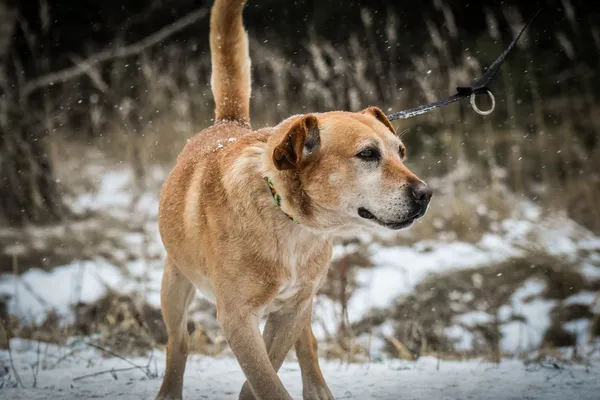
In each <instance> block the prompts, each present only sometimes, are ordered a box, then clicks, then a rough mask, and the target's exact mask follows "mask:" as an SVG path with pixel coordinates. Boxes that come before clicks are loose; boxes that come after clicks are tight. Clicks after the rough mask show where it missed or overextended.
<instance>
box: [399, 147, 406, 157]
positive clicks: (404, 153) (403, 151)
mask: <svg viewBox="0 0 600 400" xmlns="http://www.w3.org/2000/svg"><path fill="white" fill-rule="evenodd" d="M399 153H400V158H401V159H403V160H404V157H406V147H404V146H400V150H399Z"/></svg>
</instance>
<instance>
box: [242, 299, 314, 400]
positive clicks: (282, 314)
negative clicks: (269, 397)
mask: <svg viewBox="0 0 600 400" xmlns="http://www.w3.org/2000/svg"><path fill="white" fill-rule="evenodd" d="M311 302H312V297H310V298H307V297H303V296H302V295H300V296H299V298H298V302H297V303H295V304H294V305H293V306H290V307H284V308H282V309H281V310H278V311H275V312H273V313H271V314H269V316H268V317H267V323H266V325H265V329H264V332H263V339H264V342H265V347H266V349H267V353H268V355H269V361H270V362H271V365H272V366H273V369H274V370H275V371H278V370H279V368H281V365H282V364H283V361H284V360H285V357H286V355H287V353H288V352H289V351H290V349H291V348H292V346H293V345H294V343H295V342H296V341H297V340H298V337H299V336H300V335H301V332H302V331H303V329H304V327H305V325H306V322H305V321H306V320H307V319H310V313H311ZM254 398H255V397H254V395H253V394H252V390H251V389H250V384H249V382H248V381H246V382H245V383H244V386H243V387H242V390H241V392H240V396H239V399H240V400H252V399H254ZM316 399H317V398H315V400H316ZM319 399H320V398H319Z"/></svg>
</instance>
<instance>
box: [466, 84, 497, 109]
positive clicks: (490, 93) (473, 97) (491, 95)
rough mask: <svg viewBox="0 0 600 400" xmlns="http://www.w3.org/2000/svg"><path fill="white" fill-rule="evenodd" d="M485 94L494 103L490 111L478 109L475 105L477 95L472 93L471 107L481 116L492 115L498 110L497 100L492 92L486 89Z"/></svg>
mask: <svg viewBox="0 0 600 400" xmlns="http://www.w3.org/2000/svg"><path fill="white" fill-rule="evenodd" d="M485 92H486V93H487V95H488V97H489V98H490V100H491V102H492V105H491V106H490V108H489V110H481V109H480V108H479V107H477V104H476V103H475V97H477V94H475V93H471V99H470V100H471V107H472V108H473V110H475V112H476V113H477V114H479V115H490V114H491V113H492V112H494V109H495V108H496V99H495V98H494V95H493V94H492V91H491V90H489V89H485Z"/></svg>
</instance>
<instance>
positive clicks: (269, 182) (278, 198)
mask: <svg viewBox="0 0 600 400" xmlns="http://www.w3.org/2000/svg"><path fill="white" fill-rule="evenodd" d="M265 180H266V181H267V186H268V187H269V190H271V196H273V200H275V204H277V207H279V209H280V210H281V212H282V213H284V214H285V216H286V217H288V218H289V219H290V220H292V221H294V222H295V223H299V222H298V220H296V218H294V217H292V216H291V215H290V214H288V213H286V212H285V211H283V209H282V208H281V195H280V194H279V193H277V190H276V189H275V185H273V181H272V180H271V179H269V177H268V176H265Z"/></svg>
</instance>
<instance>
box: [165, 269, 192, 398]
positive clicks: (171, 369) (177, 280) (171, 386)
mask: <svg viewBox="0 0 600 400" xmlns="http://www.w3.org/2000/svg"><path fill="white" fill-rule="evenodd" d="M194 293H195V290H194V286H193V285H192V283H191V282H190V281H189V280H188V278H186V277H185V276H183V275H182V274H181V272H180V271H179V269H177V266H176V265H175V264H174V263H173V262H172V261H171V260H169V258H168V257H167V260H166V261H165V270H164V273H163V278H162V284H161V291H160V303H161V309H162V314H163V319H164V321H165V325H166V326H167V334H168V336H169V339H168V343H167V366H166V369H165V376H164V378H163V381H162V385H161V386H160V391H159V392H158V396H157V397H156V399H157V400H180V399H181V398H182V392H183V373H184V371H185V363H186V361H187V354H188V346H189V334H188V331H187V310H188V307H189V305H190V303H191V301H192V299H193V298H194Z"/></svg>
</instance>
